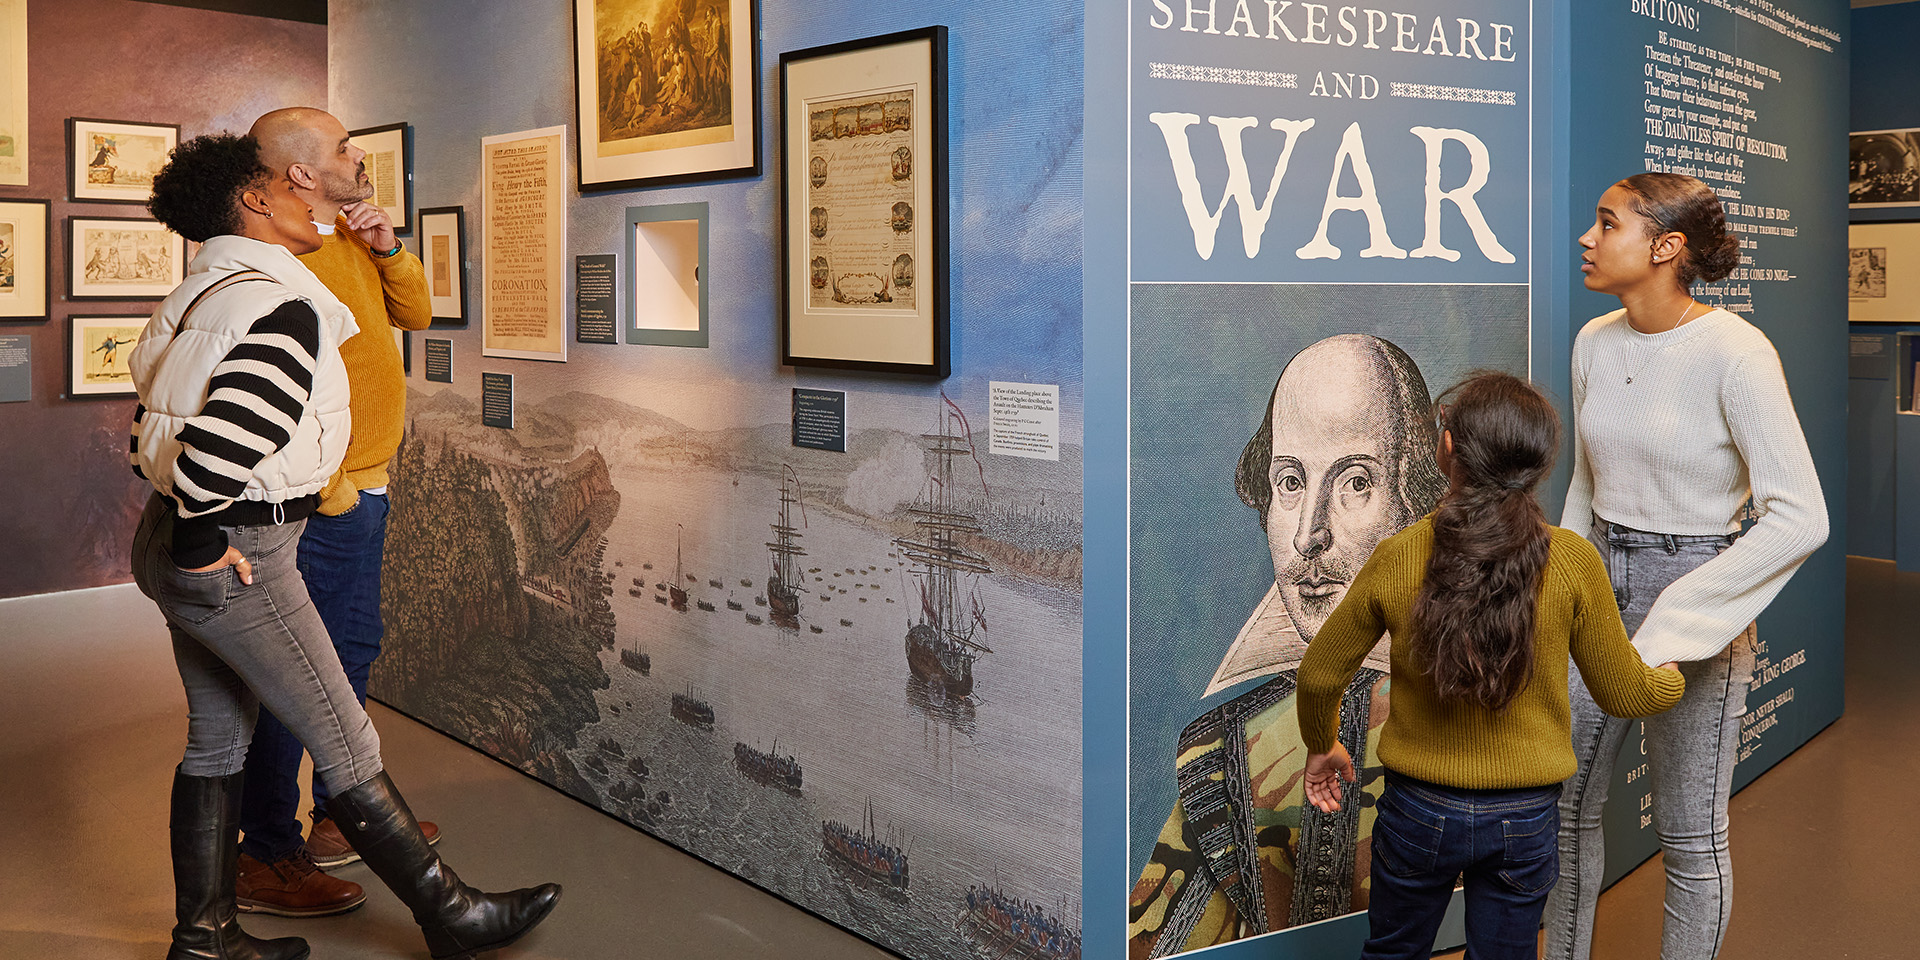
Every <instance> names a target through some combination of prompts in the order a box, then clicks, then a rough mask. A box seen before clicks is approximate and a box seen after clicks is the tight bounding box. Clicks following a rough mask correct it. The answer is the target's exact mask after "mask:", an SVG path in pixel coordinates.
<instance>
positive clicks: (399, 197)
mask: <svg viewBox="0 0 1920 960" xmlns="http://www.w3.org/2000/svg"><path fill="white" fill-rule="evenodd" d="M347 140H348V142H350V143H352V144H353V145H354V146H356V147H359V148H360V149H362V150H365V151H366V152H367V156H366V159H365V160H363V161H362V162H363V163H365V164H366V167H367V179H369V180H371V181H373V197H372V198H371V199H369V200H368V201H367V202H368V203H371V204H373V205H374V206H376V207H379V208H380V209H382V210H385V211H386V212H387V216H388V217H390V218H392V219H393V232H394V233H408V232H411V231H412V230H413V221H412V220H410V219H408V217H407V211H409V210H411V209H413V146H412V144H411V143H409V142H408V140H409V138H408V137H407V125H406V124H404V123H389V124H387V125H386V126H384V127H367V128H366V129H364V130H349V131H347Z"/></svg>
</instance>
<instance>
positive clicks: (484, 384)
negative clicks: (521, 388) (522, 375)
mask: <svg viewBox="0 0 1920 960" xmlns="http://www.w3.org/2000/svg"><path fill="white" fill-rule="evenodd" d="M480 422H481V423H482V424H484V425H486V426H489V427H504V428H506V429H508V430H512V429H513V374H511V373H483V374H481V375H480Z"/></svg>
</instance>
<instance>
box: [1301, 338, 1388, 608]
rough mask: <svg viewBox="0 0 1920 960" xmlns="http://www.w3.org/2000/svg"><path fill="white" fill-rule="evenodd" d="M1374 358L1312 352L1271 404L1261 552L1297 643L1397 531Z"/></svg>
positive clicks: (1327, 347)
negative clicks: (1268, 559) (1269, 559)
mask: <svg viewBox="0 0 1920 960" xmlns="http://www.w3.org/2000/svg"><path fill="white" fill-rule="evenodd" d="M1390 384H1391V381H1390V379H1389V377H1388V375H1387V372H1386V371H1385V370H1384V369H1382V367H1381V364H1380V363H1379V361H1378V359H1377V357H1375V356H1373V355H1370V354H1368V353H1366V352H1365V351H1363V350H1361V349H1359V348H1354V347H1352V346H1351V345H1347V344H1337V343H1322V344H1319V345H1316V347H1313V348H1309V349H1308V350H1307V351H1303V352H1302V353H1301V354H1300V355H1299V356H1298V357H1296V358H1294V361H1293V363H1292V364H1290V365H1289V366H1288V368H1287V372H1286V373H1285V375H1283V376H1282V377H1281V380H1280V384H1279V386H1278V387H1277V388H1276V392H1275V394H1274V401H1273V422H1272V427H1273V457H1272V460H1271V461H1270V463H1269V465H1268V468H1267V481H1268V483H1269V484H1270V485H1271V488H1272V495H1273V499H1272V502H1271V503H1270V504H1269V505H1268V507H1267V516H1266V529H1267V547H1268V549H1269V550H1271V551H1272V553H1273V574H1274V583H1275V584H1276V585H1277V586H1278V587H1279V589H1280V598H1281V602H1282V603H1283V604H1285V606H1286V608H1287V613H1288V614H1289V615H1290V616H1291V617H1292V618H1293V624H1294V627H1295V628H1297V629H1298V630H1299V631H1300V635H1301V637H1302V638H1304V639H1306V640H1309V641H1310V640H1312V639H1313V637H1314V635H1315V634H1317V633H1319V631H1320V625H1321V624H1323V623H1325V622H1326V620H1327V616H1328V615H1329V614H1331V613H1332V612H1333V609H1334V607H1336V606H1339V604H1340V598H1341V597H1344V596H1346V592H1347V586H1348V584H1350V583H1352V582H1353V577H1354V574H1356V573H1358V572H1359V570H1360V567H1361V565H1362V564H1364V563H1366V560H1367V556H1368V555H1369V554H1371V553H1372V552H1373V548H1374V545H1375V544H1377V543H1379V542H1380V541H1381V540H1383V539H1385V538H1386V537H1388V536H1391V535H1392V534H1394V533H1395V532H1397V531H1399V530H1400V529H1401V528H1402V527H1404V526H1405V525H1406V524H1407V521H1408V520H1409V519H1411V518H1409V517H1406V516H1404V514H1405V510H1404V509H1403V508H1402V507H1401V506H1400V502H1399V501H1400V498H1399V497H1398V496H1396V495H1395V488H1396V485H1397V484H1398V483H1399V480H1400V477H1399V474H1400V471H1401V469H1402V467H1403V465H1402V464H1399V463H1396V462H1394V460H1393V454H1392V447H1391V445H1390V442H1389V438H1390V437H1391V436H1392V432H1393V431H1395V430H1398V429H1400V425H1401V423H1402V421H1403V413H1402V412H1401V411H1398V410H1395V409H1394V403H1395V401H1394V391H1393V390H1392V389H1391V386H1390Z"/></svg>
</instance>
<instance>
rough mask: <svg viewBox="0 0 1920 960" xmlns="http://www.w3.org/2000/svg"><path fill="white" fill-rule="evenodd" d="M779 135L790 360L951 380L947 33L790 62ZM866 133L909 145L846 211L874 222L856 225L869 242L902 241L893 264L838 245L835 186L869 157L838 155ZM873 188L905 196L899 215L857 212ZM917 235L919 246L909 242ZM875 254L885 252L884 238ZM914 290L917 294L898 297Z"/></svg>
mask: <svg viewBox="0 0 1920 960" xmlns="http://www.w3.org/2000/svg"><path fill="white" fill-rule="evenodd" d="M889 88H891V89H889ZM876 91H878V92H876ZM902 104H904V106H902ZM778 129H779V137H780V171H781V177H780V212H781V233H780V263H781V271H780V292H781V313H780V362H781V363H783V364H787V365H789V366H804V367H826V368H830V369H839V370H866V371H874V372H882V373H904V374H914V375H919V376H927V377H936V378H943V377H946V376H948V375H949V374H950V373H951V372H952V369H951V344H950V342H949V341H950V315H951V291H950V289H949V288H950V273H949V243H948V241H949V237H948V229H949V225H948V222H947V221H948V217H947V208H948V205H949V199H950V198H949V195H948V193H949V191H948V177H947V155H948V142H947V28H946V27H944V26H940V25H935V26H929V27H922V28H918V29H914V30H903V31H900V32H897V33H889V34H883V35H881V36H875V37H866V38H862V39H857V40H848V41H844V42H841V43H833V44H828V45H826V46H820V47H811V48H808V49H805V50H792V51H788V52H786V53H782V54H781V55H780V125H779V128H778ZM900 134H905V136H904V137H902V136H900ZM866 136H882V137H887V138H889V139H894V140H899V141H900V143H901V146H899V147H896V149H895V150H894V151H892V153H891V154H883V155H887V156H890V160H889V161H879V162H872V164H873V168H872V169H862V168H857V167H856V168H855V169H854V170H853V171H852V173H851V175H850V179H851V180H852V181H853V182H854V183H855V184H856V189H855V190H854V191H849V194H848V200H849V202H848V203H847V204H845V205H844V206H845V207H848V208H853V209H855V216H857V217H864V218H866V219H865V220H861V221H856V225H855V226H854V227H853V228H852V229H853V230H854V231H855V232H857V233H860V234H861V235H862V236H867V237H868V238H869V240H870V239H871V236H870V235H871V234H873V233H876V232H878V233H880V234H881V236H882V237H883V238H885V237H886V234H885V232H884V231H886V230H889V229H890V230H891V231H892V232H893V235H894V236H893V237H892V238H891V239H892V240H893V241H894V244H895V245H893V246H884V249H885V253H886V254H893V257H892V259H891V260H890V261H885V262H882V261H884V260H885V255H884V254H881V255H878V256H879V257H880V259H876V260H874V261H873V262H865V261H858V260H856V261H854V262H848V261H845V260H839V261H836V260H835V258H834V255H833V253H832V244H831V242H830V241H829V240H828V236H829V235H830V234H832V233H833V232H834V231H835V230H836V229H838V226H837V224H838V223H840V222H844V221H841V220H839V219H838V218H837V216H836V211H837V210H839V209H840V207H839V206H836V205H835V202H834V196H835V192H834V190H833V189H832V188H831V187H830V186H829V185H830V184H832V183H833V182H834V180H835V178H836V177H839V176H843V175H844V174H842V173H841V172H840V168H841V167H843V166H844V161H846V160H848V159H850V158H851V155H853V154H854V153H855V151H851V150H849V151H844V152H842V151H835V150H833V149H832V145H833V144H834V142H836V141H838V140H841V139H849V138H858V137H866ZM903 151H905V152H904V153H903ZM870 153H874V151H872V150H870V149H869V150H864V151H861V152H860V154H859V155H861V156H864V155H866V154H870ZM870 181H871V182H879V183H880V184H881V185H882V186H883V187H886V188H889V189H898V190H900V191H901V193H900V197H901V199H899V200H897V201H895V202H894V203H892V204H891V207H890V208H887V209H888V210H889V212H888V214H887V216H886V219H879V218H877V217H876V216H875V214H876V213H877V211H876V210H874V209H872V208H871V205H870V203H869V204H867V206H866V207H864V208H862V207H860V206H858V204H857V203H856V202H855V198H856V197H859V196H862V194H861V192H860V191H859V189H858V186H859V185H860V184H867V185H868V187H869V188H870V187H871V183H870ZM923 184H924V186H923ZM815 191H818V193H817V194H816V192H815ZM865 195H866V196H870V195H871V190H870V189H869V190H868V191H866V194H865ZM816 201H818V202H816ZM916 208H917V212H916ZM903 236H906V237H910V239H909V240H907V241H904V242H903V241H902V239H901V238H902V237H903ZM814 241H820V242H819V243H818V244H817V245H816V244H815V243H814ZM862 249H864V250H866V251H869V252H868V253H866V255H867V256H875V255H874V254H872V253H871V252H870V251H871V250H872V249H874V247H873V245H872V244H871V243H870V242H869V243H868V244H867V245H866V246H865V247H864V248H862ZM896 251H897V252H896ZM929 265H930V266H931V269H930V270H929V269H927V268H928V266H929ZM863 268H864V269H863ZM843 282H845V283H846V287H845V288H843V285H842V284H843ZM902 289H910V290H911V291H912V293H911V295H910V296H896V294H897V293H898V292H899V291H900V290H902ZM907 304H910V306H907Z"/></svg>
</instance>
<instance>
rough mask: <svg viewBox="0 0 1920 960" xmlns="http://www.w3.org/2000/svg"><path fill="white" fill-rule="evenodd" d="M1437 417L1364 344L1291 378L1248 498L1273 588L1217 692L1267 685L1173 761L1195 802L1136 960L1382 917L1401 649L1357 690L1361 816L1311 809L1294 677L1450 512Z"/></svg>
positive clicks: (1142, 896)
mask: <svg viewBox="0 0 1920 960" xmlns="http://www.w3.org/2000/svg"><path fill="white" fill-rule="evenodd" d="M1434 444H1435V431H1434V424H1433V412H1432V402H1431V399H1430V397H1429V395H1428V393H1427V386H1426V381H1425V379H1424V378H1423V377H1422V376H1421V374H1420V370H1419V368H1418V367H1417V366H1416V365H1415V364H1414V362H1413V359H1412V358H1411V357H1409V356H1407V354H1406V353H1405V352H1404V351H1402V350H1401V349H1400V348H1399V347H1397V346H1395V345H1394V344H1392V343H1389V342H1387V341H1386V340H1382V339H1380V338H1378V337H1372V336H1367V335H1363V334H1343V335H1340V336H1335V337H1329V338H1327V339H1324V340H1321V341H1319V342H1317V343H1314V344H1313V345H1311V346H1309V347H1307V348H1306V349H1304V350H1301V351H1300V352H1299V353H1297V354H1295V355H1294V356H1293V358H1292V359H1291V360H1290V361H1289V362H1288V363H1287V365H1286V367H1285V369H1284V370H1282V371H1281V373H1280V376H1279V379H1278V380H1277V381H1276V382H1275V383H1274V387H1273V392H1272V394H1271V395H1270V396H1269V398H1268V401H1267V409H1266V413H1265V416H1263V417H1262V418H1261V420H1260V423H1259V426H1258V428H1257V429H1256V430H1255V432H1254V434H1253V437H1252V439H1250V440H1249V441H1248V442H1247V444H1246V447H1245V449H1244V450H1243V451H1242V453H1241V456H1240V463H1239V466H1238V469H1237V470H1236V472H1235V475H1234V487H1235V489H1236V490H1237V492H1238V493H1239V495H1240V499H1241V501H1242V502H1244V503H1245V504H1246V505H1247V506H1248V507H1251V508H1252V509H1253V510H1254V511H1255V514H1256V517H1257V519H1258V522H1259V524H1260V525H1261V527H1262V529H1263V530H1264V531H1265V533H1266V537H1267V546H1268V550H1269V553H1270V554H1271V557H1272V560H1273V585H1272V587H1271V588H1269V589H1268V591H1267V593H1266V596H1265V597H1263V598H1262V599H1261V600H1260V602H1259V604H1258V605H1257V606H1256V607H1255V609H1254V610H1253V612H1252V614H1251V615H1250V616H1248V618H1247V620H1246V623H1245V625H1244V626H1242V627H1241V629H1240V633H1239V636H1237V637H1235V638H1234V641H1233V644H1232V645H1231V646H1230V647H1229V648H1228V650H1227V653H1226V656H1225V658H1224V659H1223V660H1222V661H1221V663H1220V667H1219V669H1218V670H1217V671H1216V672H1215V673H1214V675H1213V679H1212V681H1211V682H1210V683H1209V684H1208V686H1207V689H1206V694H1207V695H1211V694H1214V693H1217V692H1219V691H1221V690H1224V689H1226V688H1228V687H1230V686H1233V685H1234V684H1236V683H1239V682H1241V681H1244V680H1251V679H1255V678H1259V677H1266V676H1271V679H1268V680H1267V681H1266V682H1265V683H1263V684H1261V685H1260V686H1258V687H1255V688H1254V689H1252V690H1250V691H1248V692H1247V693H1244V694H1242V695H1240V696H1238V697H1236V698H1234V699H1233V700H1230V701H1228V702H1226V703H1224V704H1221V705H1219V706H1217V707H1215V708H1213V709H1211V710H1208V711H1207V712H1206V713H1204V714H1202V715H1201V716H1199V717H1198V718H1197V719H1195V720H1194V721H1193V722H1192V723H1190V724H1188V725H1187V727H1186V729H1185V730H1184V731H1182V733H1181V735H1180V740H1179V747H1178V752H1177V755H1176V756H1175V757H1171V758H1168V759H1169V760H1170V761H1171V763H1170V764H1169V766H1170V767H1171V768H1172V769H1171V771H1170V772H1171V773H1172V775H1173V776H1174V778H1175V780H1176V782H1177V786H1178V791H1179V797H1180V799H1179V800H1178V801H1177V802H1176V803H1175V805H1174V808H1173V811H1172V813H1171V814H1170V815H1169V816H1168V818H1167V821H1166V825H1165V827H1163V828H1162V829H1161V831H1160V836H1159V839H1158V841H1157V843H1156V844H1155V846H1154V850H1153V854H1152V856H1151V858H1150V859H1149V860H1148V861H1147V865H1146V867H1145V869H1144V870H1143V871H1142V872H1141V875H1140V878H1139V881H1138V882H1137V883H1136V884H1135V885H1134V888H1133V892H1132V895H1131V897H1130V903H1129V905H1128V906H1129V909H1128V924H1129V926H1128V940H1129V951H1128V953H1129V955H1130V956H1131V957H1134V958H1145V957H1164V956H1171V955H1173V954H1178V953H1182V952H1185V951H1188V950H1197V949H1199V948H1201V947H1207V946H1213V945H1215V944H1219V943H1225V942H1227V941H1231V940H1238V939H1242V938H1245V937H1250V936H1255V935H1258V934H1262V933H1268V932H1271V931H1274V930H1279V929H1282V928H1285V927H1291V926H1297V925H1300V924H1304V923H1311V922H1314V921H1317V920H1324V919H1327V918H1330V917H1336V916H1339V915H1341V914H1344V913H1349V912H1352V911H1355V910H1364V909H1366V906H1367V887H1368V867H1369V851H1370V847H1371V835H1372V826H1373V817H1374V812H1373V804H1374V802H1375V801H1376V800H1377V799H1378V797H1379V794H1380V788H1381V776H1382V774H1383V773H1384V768H1383V767H1381V766H1380V765H1379V762H1378V760H1377V759H1376V758H1375V755H1374V752H1375V747H1376V746H1377V742H1378V737H1379V731H1380V729H1381V727H1382V726H1383V725H1384V724H1385V722H1386V717H1387V708H1388V699H1389V690H1388V680H1387V672H1388V668H1389V664H1388V660H1387V656H1388V640H1387V638H1385V637H1383V638H1381V641H1380V643H1379V645H1378V646H1376V647H1375V648H1374V650H1373V652H1372V654H1370V655H1369V656H1368V657H1367V660H1366V662H1365V665H1364V666H1363V668H1362V669H1361V670H1360V671H1359V673H1358V674H1357V675H1356V676H1355V677H1354V680H1353V682H1352V684H1351V685H1349V686H1348V688H1347V692H1346V697H1345V701H1344V703H1343V705H1342V710H1341V726H1340V739H1341V741H1342V742H1343V743H1344V744H1346V747H1347V750H1348V751H1349V752H1350V753H1351V754H1352V755H1353V757H1354V759H1355V765H1356V766H1357V767H1359V768H1360V782H1359V783H1358V784H1357V785H1355V787H1350V788H1349V789H1350V790H1352V791H1353V793H1352V794H1351V795H1350V796H1352V799H1353V801H1354V802H1349V803H1347V804H1346V805H1345V806H1344V807H1343V808H1342V809H1341V810H1340V812H1338V813H1333V814H1323V813H1321V812H1319V811H1318V810H1316V809H1314V808H1313V807H1312V806H1311V805H1309V804H1306V803H1305V802H1304V797H1303V794H1302V791H1301V776H1302V773H1303V771H1304V768H1305V765H1306V754H1307V751H1306V749H1305V747H1304V746H1303V745H1302V744H1301V742H1300V730H1299V726H1298V722H1297V719H1296V716H1295V713H1294V676H1295V673H1294V671H1295V670H1296V669H1297V668H1298V666H1299V664H1300V658H1301V656H1302V655H1303V654H1304V653H1305V652H1306V648H1307V643H1308V642H1309V641H1311V640H1312V639H1313V636H1314V634H1315V633H1317V632H1318V631H1319V629H1320V626H1321V625H1322V624H1323V623H1325V622H1326V620H1327V617H1328V615H1329V614H1331V613H1332V612H1333V609H1334V608H1335V607H1336V606H1338V605H1339V603H1340V599H1341V597H1343V596H1345V594H1346V590H1347V585H1348V584H1349V583H1351V582H1352V580H1353V577H1354V575H1355V574H1356V573H1358V572H1359V570H1360V567H1361V565H1362V564H1364V563H1365V562H1366V559H1367V557H1368V555H1369V554H1371V553H1372V552H1373V548H1374V545H1375V544H1377V543H1379V542H1380V541H1381V540H1383V539H1385V538H1386V537H1388V536H1391V535H1393V534H1394V533H1396V532H1398V531H1400V530H1401V529H1403V528H1404V527H1406V526H1408V525H1409V524H1411V523H1413V521H1415V520H1417V519H1419V518H1420V517H1421V516H1423V515H1425V514H1426V513H1427V512H1428V511H1429V510H1431V509H1432V508H1433V505H1434V503H1435V501H1437V500H1438V499H1439V497H1440V494H1441V493H1442V492H1443V490H1444V489H1445V480H1444V479H1443V478H1442V476H1441V475H1440V471H1439V468H1438V467H1437V466H1436V465H1435V462H1434Z"/></svg>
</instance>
